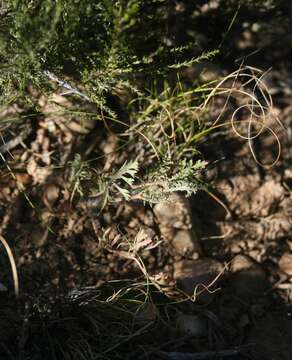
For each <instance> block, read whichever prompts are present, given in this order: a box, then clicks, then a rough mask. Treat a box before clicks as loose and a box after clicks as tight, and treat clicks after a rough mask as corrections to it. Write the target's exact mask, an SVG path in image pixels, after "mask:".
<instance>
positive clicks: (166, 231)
mask: <svg viewBox="0 0 292 360" xmlns="http://www.w3.org/2000/svg"><path fill="white" fill-rule="evenodd" d="M153 211H154V214H155V216H156V218H157V221H158V224H159V229H160V233H161V235H162V236H163V237H164V238H165V239H166V240H167V241H169V242H170V243H171V244H172V245H173V248H174V249H175V250H176V253H177V255H180V256H186V257H189V258H192V259H195V258H197V257H198V256H199V255H200V254H201V253H202V250H201V246H200V243H199V238H198V236H197V235H196V233H195V231H194V229H193V228H192V213H191V207H190V203H189V201H188V199H186V198H185V197H183V196H181V195H178V194H174V195H172V199H171V202H162V203H158V204H156V205H155V206H154V209H153Z"/></svg>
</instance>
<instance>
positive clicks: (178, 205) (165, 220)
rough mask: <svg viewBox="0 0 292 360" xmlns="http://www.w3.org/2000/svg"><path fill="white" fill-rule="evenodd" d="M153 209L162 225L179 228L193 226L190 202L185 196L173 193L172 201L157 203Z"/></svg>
mask: <svg viewBox="0 0 292 360" xmlns="http://www.w3.org/2000/svg"><path fill="white" fill-rule="evenodd" d="M153 211H154V214H155V216H156V218H157V220H158V223H159V225H160V226H166V227H172V228H177V229H190V228H191V227H192V220H191V209H190V204H189V201H188V199H186V198H184V197H183V196H180V195H177V194H173V195H172V198H171V199H170V202H161V203H158V204H156V205H155V206H154V208H153Z"/></svg>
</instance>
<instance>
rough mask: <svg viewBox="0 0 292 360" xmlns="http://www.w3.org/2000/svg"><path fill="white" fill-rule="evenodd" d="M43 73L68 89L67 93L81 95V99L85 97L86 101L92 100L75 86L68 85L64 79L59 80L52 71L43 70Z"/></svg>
mask: <svg viewBox="0 0 292 360" xmlns="http://www.w3.org/2000/svg"><path fill="white" fill-rule="evenodd" d="M44 74H45V75H46V76H47V77H48V78H49V79H50V80H52V81H54V82H56V83H57V84H58V85H59V86H61V87H63V88H64V89H67V90H69V91H68V92H67V94H75V95H79V96H81V97H82V98H83V99H85V100H86V101H89V102H92V101H91V99H90V97H89V96H87V95H86V94H84V93H82V92H81V91H80V90H79V89H77V88H76V87H73V86H72V85H70V84H69V83H68V82H67V81H64V80H60V79H59V78H58V77H57V76H56V75H55V74H53V73H52V72H50V71H48V70H45V71H44Z"/></svg>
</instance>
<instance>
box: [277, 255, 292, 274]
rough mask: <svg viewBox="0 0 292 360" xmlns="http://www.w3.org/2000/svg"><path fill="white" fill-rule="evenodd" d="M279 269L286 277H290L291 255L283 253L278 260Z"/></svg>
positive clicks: (291, 269) (291, 268)
mask: <svg viewBox="0 0 292 360" xmlns="http://www.w3.org/2000/svg"><path fill="white" fill-rule="evenodd" d="M279 268H280V269H281V270H282V271H283V272H284V273H285V274H287V275H289V276H292V253H288V252H286V253H284V254H283V255H282V257H281V259H280V260H279Z"/></svg>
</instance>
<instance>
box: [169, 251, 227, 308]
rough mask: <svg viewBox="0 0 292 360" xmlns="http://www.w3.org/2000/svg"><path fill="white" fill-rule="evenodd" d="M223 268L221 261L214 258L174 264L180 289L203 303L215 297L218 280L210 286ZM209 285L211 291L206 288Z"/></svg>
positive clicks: (175, 275) (175, 276)
mask: <svg viewBox="0 0 292 360" xmlns="http://www.w3.org/2000/svg"><path fill="white" fill-rule="evenodd" d="M222 270H223V266H222V264H221V263H219V262H218V261H216V260H214V259H210V258H203V259H199V260H195V261H194V260H182V261H179V262H178V263H176V264H174V279H175V280H176V283H177V286H178V288H179V289H181V290H182V291H184V292H185V293H186V294H188V295H190V296H194V297H195V298H196V299H197V300H198V301H199V302H201V303H208V302H210V301H211V300H212V299H213V297H214V293H211V292H214V290H215V289H216V288H217V284H218V281H216V283H215V284H213V285H212V286H210V284H211V283H212V282H213V281H214V280H215V278H216V276H217V275H219V274H220V272H221V271H222ZM206 287H208V289H209V291H211V292H208V291H207V290H205V288H206Z"/></svg>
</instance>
